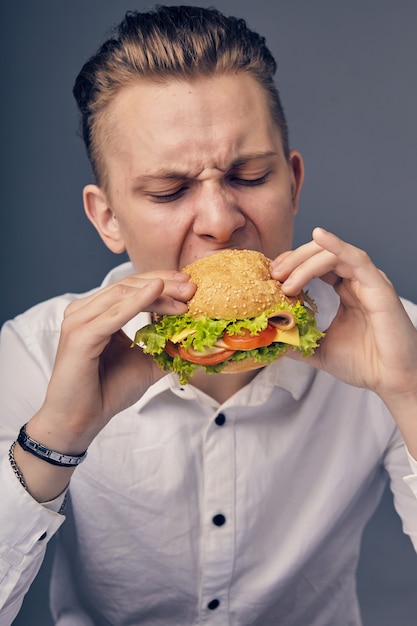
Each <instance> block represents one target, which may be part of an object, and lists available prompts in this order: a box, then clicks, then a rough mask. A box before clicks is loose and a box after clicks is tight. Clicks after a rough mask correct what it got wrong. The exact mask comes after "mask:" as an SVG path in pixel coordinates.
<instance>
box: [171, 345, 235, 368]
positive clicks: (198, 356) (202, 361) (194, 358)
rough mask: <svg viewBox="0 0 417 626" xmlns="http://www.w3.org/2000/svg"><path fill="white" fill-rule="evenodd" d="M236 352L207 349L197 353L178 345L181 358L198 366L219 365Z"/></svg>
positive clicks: (222, 349)
mask: <svg viewBox="0 0 417 626" xmlns="http://www.w3.org/2000/svg"><path fill="white" fill-rule="evenodd" d="M165 349H166V346H165ZM234 352H235V351H234V350H225V349H224V348H207V350H206V351H205V352H197V351H196V350H193V348H183V346H181V345H178V354H179V355H180V357H181V358H182V359H184V360H185V361H190V362H191V363H195V364H196V365H217V364H218V363H222V362H223V361H225V360H226V359H228V358H230V357H231V356H232V354H234Z"/></svg>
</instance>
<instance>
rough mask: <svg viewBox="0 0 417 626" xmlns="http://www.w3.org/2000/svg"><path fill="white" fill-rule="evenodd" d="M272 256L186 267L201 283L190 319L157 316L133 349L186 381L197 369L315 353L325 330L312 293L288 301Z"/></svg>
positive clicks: (251, 365)
mask: <svg viewBox="0 0 417 626" xmlns="http://www.w3.org/2000/svg"><path fill="white" fill-rule="evenodd" d="M270 263H271V261H270V259H268V258H266V257H265V256H264V255H263V254H262V253H260V252H256V251H254V250H230V249H227V250H222V251H220V252H216V253H213V254H211V255H209V256H207V257H203V258H201V259H198V260H196V261H194V262H193V263H190V264H189V265H187V266H186V267H184V269H183V270H182V271H183V272H185V273H186V274H189V276H190V280H191V281H192V282H194V283H196V285H197V290H196V292H195V294H194V296H193V297H192V298H191V300H189V302H188V312H187V313H185V314H184V315H166V316H154V318H153V319H154V321H153V323H151V324H148V325H147V326H144V327H143V328H141V329H140V330H138V331H137V333H136V335H135V339H134V341H133V344H132V345H136V344H137V345H139V346H140V347H141V348H142V349H143V351H144V352H145V353H147V354H151V355H152V356H153V358H154V359H155V361H156V362H157V363H158V365H159V366H160V367H161V369H162V370H164V371H173V372H176V373H177V374H178V375H179V379H180V383H181V384H186V383H187V382H188V381H189V380H190V378H191V377H192V376H193V374H194V372H195V371H196V369H201V368H202V369H204V370H205V371H206V372H208V373H213V374H218V373H237V372H246V371H249V370H253V369H257V368H261V367H264V366H265V365H268V364H269V363H272V362H273V361H275V360H276V359H278V358H280V357H282V356H283V355H284V354H286V353H287V352H288V350H300V351H301V353H302V354H303V356H305V357H307V356H310V355H311V354H312V353H313V352H314V350H315V348H316V347H317V346H318V341H319V339H320V338H321V337H322V336H323V333H322V332H320V331H319V330H318V329H317V326H316V320H315V313H316V312H317V311H316V306H315V303H314V302H313V301H312V299H311V298H309V297H308V294H306V293H304V292H301V293H299V294H298V295H297V296H296V297H288V296H286V295H285V294H284V293H283V292H282V290H281V283H280V282H279V281H276V280H274V279H273V278H272V277H271V271H270Z"/></svg>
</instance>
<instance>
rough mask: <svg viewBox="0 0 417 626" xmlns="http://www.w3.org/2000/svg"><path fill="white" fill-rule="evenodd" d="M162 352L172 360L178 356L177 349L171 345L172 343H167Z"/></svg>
mask: <svg viewBox="0 0 417 626" xmlns="http://www.w3.org/2000/svg"><path fill="white" fill-rule="evenodd" d="M164 350H165V352H166V353H167V354H169V356H171V357H172V358H173V359H174V358H175V357H176V356H178V348H177V346H176V345H175V344H173V343H172V341H167V342H166V344H165V346H164Z"/></svg>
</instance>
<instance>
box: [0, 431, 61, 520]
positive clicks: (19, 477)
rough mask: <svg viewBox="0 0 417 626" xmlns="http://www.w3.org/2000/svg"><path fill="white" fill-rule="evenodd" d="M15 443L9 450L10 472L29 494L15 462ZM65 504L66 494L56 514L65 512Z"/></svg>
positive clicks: (14, 442)
mask: <svg viewBox="0 0 417 626" xmlns="http://www.w3.org/2000/svg"><path fill="white" fill-rule="evenodd" d="M16 444H17V441H13V443H12V445H11V446H10V448H9V462H10V465H11V467H12V470H13V471H14V473H15V474H16V477H17V478H18V480H19V482H20V484H21V485H22V487H23V488H24V489H25V490H26V491H27V492H28V493H29V494H30V491H29V489H28V487H27V485H26V482H25V479H24V478H23V474H22V472H21V471H20V467H19V466H18V464H17V463H16V460H15V458H14V449H15V447H16ZM66 504H67V494H65V496H64V499H63V501H62V504H61V506H60V507H59V511H58V513H59V514H60V515H63V514H64V511H65V507H66Z"/></svg>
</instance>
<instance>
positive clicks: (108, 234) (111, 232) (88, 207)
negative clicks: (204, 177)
mask: <svg viewBox="0 0 417 626" xmlns="http://www.w3.org/2000/svg"><path fill="white" fill-rule="evenodd" d="M83 199H84V210H85V212H86V215H87V217H88V219H89V220H90V222H91V223H92V224H93V225H94V227H95V228H96V230H97V232H98V234H99V235H100V237H101V238H102V240H103V241H104V243H105V244H106V246H107V247H108V248H109V249H110V250H111V251H112V252H114V253H116V254H120V253H121V252H124V251H125V250H126V246H125V243H124V240H123V237H122V234H121V232H120V226H119V222H118V220H117V218H116V216H115V214H114V213H113V211H112V209H111V208H110V207H109V205H108V202H107V198H106V196H105V194H104V192H103V191H102V189H101V188H100V187H98V186H97V185H87V186H86V187H85V188H84V191H83Z"/></svg>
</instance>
